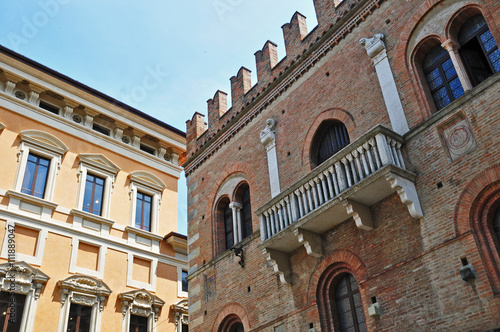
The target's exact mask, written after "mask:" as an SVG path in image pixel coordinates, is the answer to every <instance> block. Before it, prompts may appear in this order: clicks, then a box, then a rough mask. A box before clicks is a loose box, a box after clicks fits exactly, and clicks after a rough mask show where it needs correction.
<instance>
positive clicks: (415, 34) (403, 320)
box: [183, 0, 500, 332]
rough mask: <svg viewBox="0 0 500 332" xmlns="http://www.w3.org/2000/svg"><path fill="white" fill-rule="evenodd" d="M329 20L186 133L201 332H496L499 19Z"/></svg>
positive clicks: (396, 6)
mask: <svg viewBox="0 0 500 332" xmlns="http://www.w3.org/2000/svg"><path fill="white" fill-rule="evenodd" d="M314 5H315V8H316V13H317V18H318V26H317V27H316V28H314V29H313V30H312V31H308V30H307V27H306V19H305V17H304V16H303V15H301V14H300V13H296V14H295V15H293V17H292V19H291V21H290V23H287V24H285V25H284V26H283V27H282V29H283V34H284V39H285V44H286V56H285V57H283V58H282V59H281V60H279V58H278V56H277V48H276V45H275V44H274V43H273V42H270V41H268V42H266V43H265V45H264V47H263V49H262V50H259V51H258V52H256V53H255V56H256V69H257V77H258V82H257V83H256V84H254V85H252V83H251V82H250V71H249V70H248V69H247V68H244V67H242V68H241V69H240V71H239V72H238V73H237V75H236V76H234V77H232V78H231V99H232V102H231V108H229V109H228V107H227V105H228V100H227V98H228V96H227V94H226V93H224V92H222V91H217V92H216V93H215V95H214V97H213V98H212V99H210V100H209V101H208V116H207V120H208V126H207V124H206V123H205V116H204V115H202V114H200V113H195V114H194V116H193V117H192V119H191V120H188V121H187V160H186V162H185V163H184V165H183V166H184V168H185V171H186V175H187V181H188V187H189V194H188V205H189V206H188V215H189V217H188V219H189V226H188V227H189V228H188V238H189V277H188V280H189V283H190V286H189V310H190V331H195V332H196V331H200V332H201V331H203V332H204V331H214V332H226V331H275V332H281V331H497V330H499V329H500V269H499V266H500V208H499V206H500V194H499V188H500V164H499V159H498V153H497V151H498V150H499V148H500V140H499V133H500V111H499V108H500V94H499V92H500V74H499V73H498V71H499V70H500V60H497V59H500V51H499V50H498V45H500V4H499V3H498V2H497V1H490V0H467V1H466V0H464V1H461V0H460V1H451V0H440V1H438V0H433V1H396V0H385V1H384V0H344V1H330V0H315V1H314ZM277 26H278V24H277ZM245 195H247V196H248V195H249V197H250V201H248V200H245V199H244V197H245ZM248 209H250V211H251V212H250V214H248V213H247V212H245V211H247V210H248ZM249 218H250V220H251V221H250V222H251V227H249V226H248V223H249Z"/></svg>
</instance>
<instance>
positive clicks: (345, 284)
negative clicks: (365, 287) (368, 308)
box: [329, 273, 366, 332]
mask: <svg viewBox="0 0 500 332" xmlns="http://www.w3.org/2000/svg"><path fill="white" fill-rule="evenodd" d="M329 295H330V303H335V307H336V308H335V309H336V315H335V314H334V315H333V317H336V322H335V328H336V330H337V329H338V330H339V331H355V332H361V331H366V325H365V315H364V313H363V306H362V303H361V295H360V293H359V287H358V283H357V282H356V279H354V277H353V276H352V274H349V273H346V274H344V275H342V276H341V277H340V279H339V280H338V282H337V285H336V287H335V288H333V287H332V288H330V294H329ZM332 309H333V308H332Z"/></svg>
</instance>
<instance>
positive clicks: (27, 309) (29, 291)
mask: <svg viewBox="0 0 500 332" xmlns="http://www.w3.org/2000/svg"><path fill="white" fill-rule="evenodd" d="M7 274H9V278H6V276H7ZM12 276H14V278H12ZM13 279H14V281H13ZM49 279H50V277H49V276H48V275H46V274H45V273H43V272H42V271H40V270H38V269H36V268H34V267H32V266H31V265H29V264H28V263H26V262H24V261H17V262H15V263H10V262H7V263H3V264H0V285H1V290H2V291H4V292H10V291H11V290H10V284H11V283H12V281H13V282H14V284H15V293H18V294H24V295H26V300H25V305H24V311H23V313H22V320H21V331H33V326H34V324H35V316H36V308H37V305H38V299H39V297H40V293H41V291H42V290H43V288H44V286H45V284H46V283H47V281H48V280H49Z"/></svg>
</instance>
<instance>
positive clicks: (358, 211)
mask: <svg viewBox="0 0 500 332" xmlns="http://www.w3.org/2000/svg"><path fill="white" fill-rule="evenodd" d="M342 203H343V205H344V207H345V208H346V210H347V214H349V215H350V216H351V217H352V218H353V219H354V221H355V222H356V226H357V227H358V228H361V229H364V230H365V231H371V230H372V229H374V228H375V226H374V224H373V219H372V214H371V212H370V208H369V207H368V206H366V205H364V204H361V203H358V202H355V201H353V200H350V199H346V200H344V201H343V202H342Z"/></svg>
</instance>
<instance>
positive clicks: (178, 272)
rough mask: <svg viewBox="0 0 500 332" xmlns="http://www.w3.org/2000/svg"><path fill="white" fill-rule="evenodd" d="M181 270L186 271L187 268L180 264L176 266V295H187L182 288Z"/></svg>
mask: <svg viewBox="0 0 500 332" xmlns="http://www.w3.org/2000/svg"><path fill="white" fill-rule="evenodd" d="M182 271H185V272H187V269H185V268H182V267H180V266H178V267H177V297H188V292H184V291H183V290H182Z"/></svg>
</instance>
